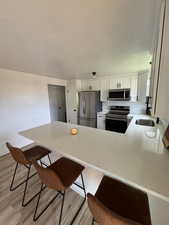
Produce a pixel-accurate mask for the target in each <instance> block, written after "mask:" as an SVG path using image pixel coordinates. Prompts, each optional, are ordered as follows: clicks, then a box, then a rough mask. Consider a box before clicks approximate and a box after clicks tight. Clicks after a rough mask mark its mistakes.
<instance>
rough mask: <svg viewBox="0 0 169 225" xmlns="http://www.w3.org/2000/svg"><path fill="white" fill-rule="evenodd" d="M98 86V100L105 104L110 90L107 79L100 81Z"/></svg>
mask: <svg viewBox="0 0 169 225" xmlns="http://www.w3.org/2000/svg"><path fill="white" fill-rule="evenodd" d="M100 84H101V85H100V86H101V92H100V99H101V101H102V102H106V101H107V98H108V91H109V89H110V81H109V79H105V78H104V79H100Z"/></svg>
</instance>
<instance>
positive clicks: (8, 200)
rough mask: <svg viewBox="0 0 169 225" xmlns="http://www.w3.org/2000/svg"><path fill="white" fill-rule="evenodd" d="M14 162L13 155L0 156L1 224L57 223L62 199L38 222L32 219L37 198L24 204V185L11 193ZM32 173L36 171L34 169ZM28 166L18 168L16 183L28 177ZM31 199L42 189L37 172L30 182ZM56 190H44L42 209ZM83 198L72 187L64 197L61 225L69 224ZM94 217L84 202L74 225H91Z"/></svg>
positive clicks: (43, 224) (29, 194)
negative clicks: (26, 174)
mask: <svg viewBox="0 0 169 225" xmlns="http://www.w3.org/2000/svg"><path fill="white" fill-rule="evenodd" d="M14 167H15V162H14V160H13V159H12V158H11V156H10V155H5V156H3V157H0V225H34V224H35V225H57V224H58V218H59V213H60V207H61V198H60V197H59V198H57V199H56V200H55V201H54V203H53V204H52V205H51V206H50V207H49V208H48V209H47V211H46V212H45V213H44V214H43V215H42V216H41V217H40V218H39V220H38V221H37V222H33V219H32V218H33V213H34V209H35V205H36V201H37V198H36V199H34V200H33V201H32V202H31V203H30V204H29V205H28V206H27V207H25V208H23V207H22V206H21V200H22V196H23V188H24V186H23V185H22V186H21V187H19V188H18V189H17V190H15V191H13V192H10V191H9V186H10V182H11V178H12V175H13V171H14ZM32 172H33V171H32ZM25 173H26V169H24V167H23V166H22V167H20V168H19V172H18V176H17V177H18V178H17V180H16V182H20V181H21V180H22V178H23V177H24V176H25ZM28 189H29V190H28V195H27V196H28V198H29V197H31V196H32V195H33V194H34V193H36V192H37V191H39V189H40V180H39V177H38V176H37V175H36V176H35V177H33V178H32V179H31V180H30V182H29V188H28ZM55 193H56V192H55V191H53V190H50V189H48V188H47V189H45V190H44V192H43V195H42V196H43V197H42V199H41V202H40V207H39V209H40V210H41V209H42V208H43V206H44V204H46V202H47V201H49V200H50V199H51V198H52V197H53V196H54V195H55ZM82 200H83V199H82V197H81V196H80V195H78V194H77V193H76V192H74V191H72V190H68V191H67V193H66V197H65V207H64V211H63V220H62V225H69V223H70V221H71V218H72V217H73V215H74V213H75V212H76V209H77V208H78V207H79V205H80V203H81V201H82ZM91 221H92V216H91V214H90V212H89V210H88V207H87V204H85V205H84V206H83V208H82V210H81V212H80V214H79V216H78V218H77V219H76V221H75V222H74V225H91Z"/></svg>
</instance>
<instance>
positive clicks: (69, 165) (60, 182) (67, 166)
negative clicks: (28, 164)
mask: <svg viewBox="0 0 169 225" xmlns="http://www.w3.org/2000/svg"><path fill="white" fill-rule="evenodd" d="M32 163H33V165H34V167H35V168H36V170H37V172H38V174H39V177H40V179H41V181H42V185H41V189H40V192H39V196H38V200H37V205H36V208H35V212H34V216H33V220H34V221H36V220H38V219H39V217H40V216H41V215H42V214H43V213H44V212H45V211H46V210H47V209H48V207H49V206H50V205H51V204H52V203H53V202H54V200H55V199H56V198H57V197H58V196H60V195H61V196H62V203H61V211H60V216H59V225H60V224H61V221H62V212H63V206H64V199H65V193H66V191H67V189H68V188H70V187H71V185H73V184H75V185H77V186H78V187H79V188H81V189H82V190H83V191H84V196H85V198H84V199H83V201H82V203H81V204H80V207H79V208H78V210H77V212H76V213H75V215H74V217H73V219H72V221H71V223H70V224H71V225H72V224H73V222H74V221H75V219H76V217H77V216H78V214H79V212H80V210H81V208H82V206H83V205H84V203H85V201H86V190H85V185H84V180H83V175H82V171H83V170H84V166H82V165H80V164H78V163H76V162H74V161H72V160H70V159H68V158H65V157H62V158H60V159H58V160H57V161H56V162H54V163H53V164H52V165H50V166H48V167H46V168H44V167H42V166H40V165H39V164H38V163H37V161H35V160H32ZM79 176H81V180H82V185H79V184H76V183H75V180H76V179H77V178H78V177H79ZM46 187H47V188H50V189H53V190H56V191H57V194H56V195H55V196H54V197H53V199H51V200H50V202H48V204H47V205H46V207H45V208H44V209H43V210H41V212H40V213H38V207H39V202H40V198H41V194H42V191H43V190H44V189H45V188H46Z"/></svg>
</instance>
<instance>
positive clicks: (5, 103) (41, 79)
mask: <svg viewBox="0 0 169 225" xmlns="http://www.w3.org/2000/svg"><path fill="white" fill-rule="evenodd" d="M48 84H56V85H62V86H66V81H65V80H59V79H54V78H49V77H45V76H39V75H38V76H37V75H34V74H28V73H23V72H16V71H9V70H3V69H0V155H3V154H5V153H7V149H6V147H5V142H6V141H10V142H11V143H13V144H14V145H17V146H23V145H25V144H28V143H30V141H28V140H27V139H25V138H23V137H21V136H20V135H18V132H19V131H22V130H25V129H29V128H32V127H36V126H39V125H42V124H45V123H49V122H50V112H49V99H48Z"/></svg>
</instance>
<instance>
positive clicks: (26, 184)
mask: <svg viewBox="0 0 169 225" xmlns="http://www.w3.org/2000/svg"><path fill="white" fill-rule="evenodd" d="M30 169H31V165H30V166H29V167H28V173H27V178H26V182H25V188H24V193H23V199H22V206H26V205H27V204H25V203H24V202H25V196H26V191H27V186H28V180H29V174H30Z"/></svg>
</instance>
